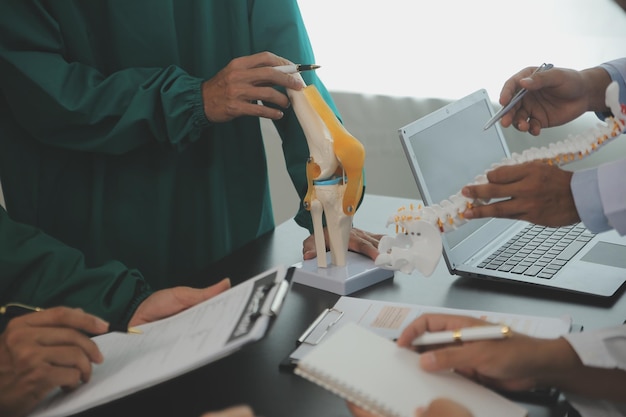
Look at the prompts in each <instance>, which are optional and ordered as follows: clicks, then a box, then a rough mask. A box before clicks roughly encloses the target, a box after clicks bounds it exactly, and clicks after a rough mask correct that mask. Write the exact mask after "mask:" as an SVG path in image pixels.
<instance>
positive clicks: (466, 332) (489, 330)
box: [411, 326, 511, 346]
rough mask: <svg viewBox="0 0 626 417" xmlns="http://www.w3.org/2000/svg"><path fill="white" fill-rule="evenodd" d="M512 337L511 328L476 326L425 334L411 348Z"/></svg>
mask: <svg viewBox="0 0 626 417" xmlns="http://www.w3.org/2000/svg"><path fill="white" fill-rule="evenodd" d="M509 336H511V329H510V328H509V326H476V327H466V328H463V329H458V330H453V331H446V332H434V333H424V334H422V335H421V336H418V337H417V338H415V339H413V341H412V342H411V346H426V345H440V344H446V343H455V342H469V341H472V340H489V339H504V338H507V337H509Z"/></svg>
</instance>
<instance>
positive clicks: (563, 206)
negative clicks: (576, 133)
mask: <svg viewBox="0 0 626 417" xmlns="http://www.w3.org/2000/svg"><path fill="white" fill-rule="evenodd" d="M572 175H573V173H572V172H570V171H565V170H562V169H560V168H558V167H556V166H553V165H549V164H546V163H543V162H538V161H534V162H527V163H524V164H520V165H506V166H501V167H498V168H496V169H494V170H491V171H489V172H488V173H487V179H488V180H489V182H488V183H487V184H481V185H471V186H466V187H463V189H462V190H461V192H462V194H463V196H465V197H467V198H472V199H476V198H479V199H483V200H485V201H489V200H491V199H496V198H508V199H507V200H502V201H497V202H494V203H490V204H486V205H483V206H475V207H473V208H471V209H469V210H466V211H465V212H464V213H463V216H464V217H465V218H466V219H477V218H481V217H504V218H509V219H520V220H526V221H529V222H531V223H535V224H540V225H544V226H551V227H557V226H565V225H570V224H573V223H576V222H579V221H580V216H579V215H578V211H577V210H576V205H575V204H574V197H573V195H572V191H571V188H570V182H571V179H572Z"/></svg>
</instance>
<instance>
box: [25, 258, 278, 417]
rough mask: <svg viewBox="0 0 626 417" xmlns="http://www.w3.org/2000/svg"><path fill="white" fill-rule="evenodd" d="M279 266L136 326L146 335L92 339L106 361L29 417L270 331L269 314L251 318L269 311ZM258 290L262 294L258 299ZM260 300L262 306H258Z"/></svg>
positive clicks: (184, 366)
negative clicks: (77, 383) (74, 388)
mask: <svg viewBox="0 0 626 417" xmlns="http://www.w3.org/2000/svg"><path fill="white" fill-rule="evenodd" d="M284 276H285V270H284V268H283V267H282V266H281V267H277V268H274V269H272V270H269V271H266V272H264V273H263V274H260V275H258V276H256V277H253V278H251V279H250V280H247V281H245V282H243V283H241V284H239V285H237V286H235V287H233V288H231V289H230V290H228V291H226V292H224V293H222V294H219V295H218V296H216V297H214V298H212V299H210V300H207V301H205V302H203V303H201V304H198V305H196V306H194V307H192V308H190V309H188V310H186V311H183V312H181V313H179V314H177V315H175V316H172V317H169V318H167V319H164V320H160V321H157V322H154V323H149V324H145V325H142V326H138V328H139V329H141V330H142V331H143V333H142V334H126V333H108V334H105V335H102V336H97V337H94V338H93V340H94V341H95V342H96V344H97V345H98V347H99V348H100V351H101V352H102V355H103V356H104V362H103V363H102V364H100V365H95V366H94V368H93V373H92V377H91V380H90V381H89V382H88V383H86V384H83V385H81V386H80V387H78V388H77V389H76V390H74V391H72V392H70V393H62V392H61V391H60V390H59V391H57V392H55V393H53V394H52V395H51V396H49V398H48V399H47V400H46V401H45V402H44V403H42V404H41V405H40V406H39V407H38V408H37V409H36V410H35V411H34V412H33V413H32V414H30V415H29V417H56V416H65V415H68V414H74V413H78V412H80V411H83V410H86V409H89V408H91V407H94V406H96V405H99V404H103V403H106V402H109V401H111V400H114V399H116V398H120V397H123V396H125V395H128V394H131V393H133V392H136V391H139V390H141V389H144V388H147V387H149V386H152V385H155V384H157V383H159V382H162V381H165V380H168V379H171V378H173V377H175V376H178V375H180V374H183V373H185V372H188V371H190V370H192V369H195V368H198V367H200V366H202V365H205V364H208V363H210V362H213V361H215V360H217V359H219V358H221V357H224V356H226V355H228V354H230V353H232V352H233V351H235V350H237V349H238V348H240V347H241V346H243V345H244V344H246V343H249V342H252V341H255V340H258V339H260V338H261V337H262V336H263V335H264V334H265V332H266V330H267V328H268V326H269V321H270V320H271V317H270V315H268V314H262V315H260V316H259V317H258V318H257V319H256V320H253V321H251V320H250V319H249V314H250V311H251V309H254V310H255V311H256V310H259V307H262V308H261V310H263V311H264V312H266V313H267V309H268V308H269V305H270V304H271V303H272V301H273V299H274V296H275V295H276V292H277V291H278V288H279V286H278V285H274V286H272V289H271V290H270V291H269V292H265V293H264V292H263V287H265V286H271V284H273V283H275V282H282V281H283V278H284ZM255 294H257V295H259V297H262V298H259V297H257V298H255ZM259 303H261V306H259V305H258V304H259Z"/></svg>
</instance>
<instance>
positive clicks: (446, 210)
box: [376, 82, 626, 276]
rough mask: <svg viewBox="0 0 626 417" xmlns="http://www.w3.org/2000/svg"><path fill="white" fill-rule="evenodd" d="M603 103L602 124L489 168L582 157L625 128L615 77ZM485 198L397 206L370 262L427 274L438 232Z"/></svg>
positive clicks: (483, 178)
mask: <svg viewBox="0 0 626 417" xmlns="http://www.w3.org/2000/svg"><path fill="white" fill-rule="evenodd" d="M606 104H607V106H608V107H609V108H610V109H611V112H612V114H613V116H611V117H607V118H606V119H605V123H599V124H598V125H597V126H596V127H595V128H593V129H590V130H588V131H587V132H584V133H582V134H579V135H576V136H573V135H570V137H568V138H567V139H565V140H562V141H558V142H556V143H552V144H550V145H549V146H542V147H539V148H537V147H533V148H529V149H527V150H525V151H523V152H522V153H521V154H517V153H514V154H513V155H512V156H511V157H510V158H505V159H503V160H502V161H500V162H498V163H495V164H493V165H492V167H491V169H495V168H497V167H500V166H503V165H517V164H522V163H524V162H530V161H543V162H545V163H548V164H551V165H563V164H567V163H568V162H572V161H575V160H579V159H583V158H585V157H586V156H588V155H590V154H591V153H593V152H595V151H597V150H598V149H600V148H601V147H602V146H603V145H605V144H607V143H609V142H610V141H611V140H612V139H614V138H616V137H618V136H620V135H621V134H622V132H623V131H624V129H625V127H626V106H625V105H621V104H620V103H619V86H618V84H617V83H616V82H613V83H611V84H610V85H609V86H608V88H607V90H606ZM488 171H489V170H488ZM488 171H486V172H485V173H483V174H482V175H479V176H477V177H476V178H475V179H474V182H473V183H472V184H471V185H476V184H485V183H487V182H488V181H487V172H488ZM486 203H487V202H486V201H481V200H471V199H468V198H466V197H464V196H463V195H461V192H460V191H459V192H458V193H457V194H455V195H452V196H450V197H449V198H448V199H447V200H444V201H442V202H440V203H439V204H435V205H432V206H428V207H422V206H417V207H415V206H413V205H411V206H410V207H409V208H408V209H407V208H406V207H401V208H400V209H399V210H398V211H397V213H396V214H394V215H392V216H390V218H389V219H388V221H387V226H389V225H391V224H394V225H395V227H396V236H395V237H391V236H385V237H383V239H382V240H381V241H380V243H379V252H380V254H379V256H378V258H377V259H376V265H378V266H380V267H382V268H386V269H392V270H399V271H402V272H404V273H411V272H412V271H413V270H414V269H418V270H419V271H420V272H421V273H422V274H423V275H425V276H429V275H430V274H432V272H433V271H434V269H435V267H436V266H437V264H438V262H439V258H440V257H441V249H442V244H441V236H440V234H441V233H446V232H448V231H450V230H454V229H456V228H457V227H459V226H461V225H463V224H464V223H466V222H467V221H468V220H467V219H465V218H464V217H463V212H464V211H465V210H467V209H469V208H472V207H476V206H479V205H483V204H486Z"/></svg>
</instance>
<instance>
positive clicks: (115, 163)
mask: <svg viewBox="0 0 626 417" xmlns="http://www.w3.org/2000/svg"><path fill="white" fill-rule="evenodd" d="M2 9H3V10H2V13H0V34H1V35H0V90H1V91H2V97H0V178H1V179H2V183H3V186H4V189H5V190H4V191H5V197H6V202H7V210H8V212H9V214H10V215H11V216H12V217H13V218H14V219H16V220H18V221H21V222H25V223H29V224H33V225H36V226H38V227H39V228H41V229H43V230H44V231H45V232H46V233H48V234H50V235H52V236H54V237H56V238H57V239H59V240H61V241H62V242H64V243H65V244H67V245H70V246H73V247H76V248H78V249H80V250H81V251H83V253H84V255H85V257H86V260H87V263H88V264H89V265H99V264H101V263H104V262H106V261H109V260H111V259H115V260H118V261H121V262H123V263H124V264H125V265H127V266H128V267H130V268H137V269H139V270H140V271H141V272H142V274H143V275H144V277H145V278H146V280H147V281H148V282H149V283H150V284H151V285H152V286H153V287H154V288H155V289H160V288H164V287H170V286H173V285H177V284H178V283H179V281H180V280H181V279H184V277H185V276H188V275H190V274H194V273H197V272H198V271H202V270H204V269H205V268H206V267H207V266H208V265H209V264H210V263H211V262H213V261H215V260H217V259H219V258H221V257H223V256H225V255H227V254H229V253H231V252H232V251H233V250H235V249H237V248H239V247H241V246H243V245H244V244H246V243H247V242H249V241H251V240H253V239H255V238H256V237H258V236H260V235H262V234H264V233H266V232H268V231H270V230H272V229H273V228H274V220H273V214H272V207H271V201H270V195H269V181H268V174H267V166H266V158H265V150H264V146H263V141H262V136H261V130H260V124H259V119H258V118H254V117H240V118H237V119H235V120H233V121H232V122H228V123H220V124H214V125H211V124H210V123H209V122H208V121H207V119H206V117H205V115H204V112H203V104H202V100H201V92H200V86H201V83H202V82H203V81H205V80H207V79H209V78H211V77H213V76H214V75H215V74H217V72H218V71H220V70H221V69H223V68H224V67H225V66H226V65H227V64H228V63H229V62H230V61H231V60H232V59H234V58H236V57H240V56H244V55H250V54H254V53H257V52H261V51H271V52H273V53H275V54H277V55H280V56H283V57H285V58H287V59H289V60H291V61H292V62H295V63H314V62H315V61H314V58H313V53H312V49H311V47H310V44H309V39H308V36H307V34H306V31H305V28H304V25H303V22H302V19H301V16H300V12H299V10H298V6H297V2H296V0H256V1H255V0H248V1H244V0H89V1H83V0H76V1H70V0H52V1H43V0H6V1H3V4H2ZM304 77H305V81H306V82H307V84H316V86H317V88H318V89H319V90H320V91H321V92H322V94H323V95H324V96H325V99H327V100H328V101H329V102H330V103H332V101H331V99H330V96H329V94H328V92H327V90H326V89H325V88H324V87H323V85H322V84H321V83H320V81H319V79H318V78H317V76H316V75H315V73H314V72H310V73H306V74H304ZM276 126H277V128H278V131H279V133H280V135H281V138H282V147H283V150H284V155H285V160H286V164H287V169H288V171H289V174H290V176H291V178H292V180H293V182H294V185H295V187H296V189H297V191H298V193H299V195H300V196H301V198H302V197H304V194H305V192H306V187H307V185H306V178H305V165H306V159H307V157H308V155H309V151H308V147H307V144H306V141H305V137H304V134H303V133H302V130H301V128H300V125H299V124H298V122H297V119H296V117H295V114H294V113H293V111H292V110H291V109H289V110H287V111H286V112H285V116H284V118H283V119H281V120H280V121H278V122H277V123H276ZM294 214H295V213H294ZM296 221H297V222H298V223H299V224H300V225H302V226H304V227H306V228H308V229H309V230H310V231H311V230H312V226H311V220H310V215H309V213H308V212H306V211H304V210H301V211H300V213H299V214H298V216H296ZM295 243H296V242H294V244H295ZM298 243H300V242H298ZM217 278H221V277H207V284H209V283H210V282H212V281H214V280H215V279H217Z"/></svg>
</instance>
